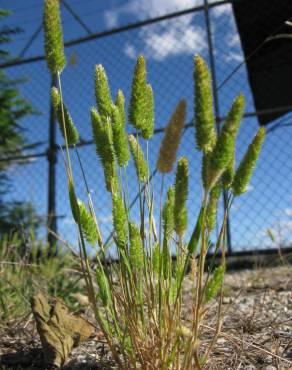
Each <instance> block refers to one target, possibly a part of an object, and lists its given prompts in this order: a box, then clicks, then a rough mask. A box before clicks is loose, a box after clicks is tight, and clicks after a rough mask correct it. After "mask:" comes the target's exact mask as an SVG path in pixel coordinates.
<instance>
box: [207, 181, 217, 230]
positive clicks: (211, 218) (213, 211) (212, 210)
mask: <svg viewBox="0 0 292 370" xmlns="http://www.w3.org/2000/svg"><path fill="white" fill-rule="evenodd" d="M220 194H221V185H220V184H216V185H215V186H214V187H213V188H212V190H211V192H210V197H209V202H208V206H207V212H206V219H207V221H206V224H207V228H208V232H209V234H210V233H211V232H212V231H213V230H214V228H215V226H216V222H217V209H218V201H219V198H220Z"/></svg>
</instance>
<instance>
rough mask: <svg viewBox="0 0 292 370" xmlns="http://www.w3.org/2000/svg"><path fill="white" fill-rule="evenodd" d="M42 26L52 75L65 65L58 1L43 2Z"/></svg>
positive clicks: (60, 70) (48, 0) (47, 0)
mask: <svg viewBox="0 0 292 370" xmlns="http://www.w3.org/2000/svg"><path fill="white" fill-rule="evenodd" d="M43 26H44V36H45V53H46V60H47V65H48V68H49V70H50V71H51V73H52V74H57V73H61V72H62V70H63V69H64V67H65V65H66V57H65V54H64V45H63V32H62V25H61V19H60V11H59V0H45V5H44V15H43Z"/></svg>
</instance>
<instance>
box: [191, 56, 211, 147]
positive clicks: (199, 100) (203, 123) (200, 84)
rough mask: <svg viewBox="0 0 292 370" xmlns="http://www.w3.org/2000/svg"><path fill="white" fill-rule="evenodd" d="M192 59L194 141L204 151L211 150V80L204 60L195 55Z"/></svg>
mask: <svg viewBox="0 0 292 370" xmlns="http://www.w3.org/2000/svg"><path fill="white" fill-rule="evenodd" d="M194 61H195V68H194V81H195V130H196V143H197V148H198V149H199V150H202V151H203V152H205V153H206V152H208V151H210V150H212V148H213V146H214V142H215V140H216V132H215V128H214V114H213V98H212V81H211V76H210V73H209V70H208V67H207V65H206V63H205V62H204V60H203V59H202V58H201V57H200V56H199V55H196V56H195V59H194Z"/></svg>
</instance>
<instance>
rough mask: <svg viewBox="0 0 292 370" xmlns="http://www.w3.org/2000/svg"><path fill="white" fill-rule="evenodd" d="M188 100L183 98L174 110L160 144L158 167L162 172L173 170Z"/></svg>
mask: <svg viewBox="0 0 292 370" xmlns="http://www.w3.org/2000/svg"><path fill="white" fill-rule="evenodd" d="M186 104H187V103H186V101H185V100H181V101H180V102H179V103H178V105H177V107H176V109H175V111H174V112H173V114H172V116H171V118H170V120H169V122H168V124H167V126H166V128H165V131H164V137H163V139H162V141H161V144H160V149H159V156H158V160H157V164H156V168H157V169H158V171H159V172H161V173H168V172H171V171H172V167H173V163H174V162H175V159H176V153H177V150H178V147H179V143H180V140H181V133H182V129H183V128H184V125H185V118H186Z"/></svg>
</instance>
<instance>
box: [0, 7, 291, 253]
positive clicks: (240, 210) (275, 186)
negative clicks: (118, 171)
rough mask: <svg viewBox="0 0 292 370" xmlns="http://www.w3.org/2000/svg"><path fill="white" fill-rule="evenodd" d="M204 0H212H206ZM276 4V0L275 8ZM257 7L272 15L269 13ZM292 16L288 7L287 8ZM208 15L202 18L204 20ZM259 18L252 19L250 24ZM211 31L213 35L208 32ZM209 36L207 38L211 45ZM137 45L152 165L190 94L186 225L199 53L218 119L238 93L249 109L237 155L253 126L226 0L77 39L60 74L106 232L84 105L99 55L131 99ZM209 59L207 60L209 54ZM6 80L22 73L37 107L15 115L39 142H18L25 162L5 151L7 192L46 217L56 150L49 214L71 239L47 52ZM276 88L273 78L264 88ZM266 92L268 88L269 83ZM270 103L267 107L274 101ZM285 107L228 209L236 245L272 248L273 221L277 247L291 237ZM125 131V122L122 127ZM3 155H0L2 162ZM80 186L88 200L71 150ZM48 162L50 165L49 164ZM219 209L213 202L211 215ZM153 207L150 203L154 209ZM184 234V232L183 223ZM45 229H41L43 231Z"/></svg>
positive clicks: (193, 189) (195, 162)
mask: <svg viewBox="0 0 292 370" xmlns="http://www.w3.org/2000/svg"><path fill="white" fill-rule="evenodd" d="M210 3H211V2H210ZM280 3H281V2H279V6H281V5H280ZM263 15H265V16H266V17H267V16H270V17H272V16H273V14H266V12H265V11H264V10H263ZM291 16H292V14H291ZM208 19H209V24H208V22H207V21H208ZM256 27H258V25H256V24H255V32H256ZM208 32H209V36H210V39H208ZM210 42H211V44H210ZM139 53H143V54H144V55H145V57H146V60H147V71H148V80H149V81H150V83H151V84H152V87H153V91H154V97H155V128H156V133H155V135H154V138H153V140H152V141H151V142H150V143H149V148H148V153H149V162H150V169H151V170H155V165H156V160H157V154H158V149H159V143H160V141H161V138H162V135H163V128H164V127H165V125H166V124H167V122H168V120H169V117H170V115H171V113H172V111H173V110H174V108H175V106H176V104H177V103H178V101H179V100H180V99H182V98H184V99H186V101H187V123H188V125H187V127H186V129H185V132H184V135H183V138H182V141H181V145H180V149H179V156H182V155H187V156H188V158H189V162H190V193H189V199H188V218H189V224H190V227H192V225H193V223H194V222H195V220H196V217H197V214H198V211H199V209H198V207H199V204H200V196H201V189H200V185H199V178H200V172H201V158H200V154H199V152H198V151H197V150H196V148H195V140H194V128H193V125H192V124H191V123H192V120H193V99H194V98H193V79H192V71H193V56H194V55H195V54H196V53H199V54H201V55H202V56H203V58H204V59H205V60H206V61H207V63H208V64H209V65H211V66H212V55H213V56H214V61H215V65H214V69H212V74H213V78H214V79H215V86H216V92H215V94H216V97H217V98H218V107H217V108H218V109H217V112H216V113H217V121H218V122H219V124H220V122H222V118H223V117H224V116H225V115H226V113H227V111H228V109H229V108H230V106H231V104H232V101H233V99H234V98H235V97H236V96H237V95H238V94H239V93H241V92H243V93H244V94H245V97H246V112H247V114H246V116H245V118H244V119H243V122H242V125H241V129H240V132H239V137H238V140H237V146H238V152H239V158H237V163H238V162H239V160H240V158H241V157H242V155H243V154H244V152H245V150H246V148H247V145H248V143H249V142H250V141H251V138H252V137H253V135H254V134H255V132H256V129H257V127H258V119H257V113H256V112H255V106H254V102H253V96H252V92H251V89H250V84H249V80H248V76H247V71H246V65H245V62H244V55H243V52H242V48H241V44H240V39H239V36H238V32H237V28H236V24H235V20H234V17H233V13H232V5H231V4H230V3H229V2H228V1H219V2H217V3H216V2H214V1H213V2H212V4H210V8H208V7H205V8H204V6H203V5H199V6H198V7H197V8H194V9H193V10H192V11H188V12H178V13H177V14H176V16H174V15H172V16H168V17H162V19H161V20H160V21H155V22H152V23H151V22H148V23H147V24H144V23H143V22H142V23H141V25H140V26H136V27H133V28H131V27H128V28H122V29H121V30H120V32H118V31H115V32H113V33H112V34H111V33H110V32H109V33H107V34H105V35H103V36H101V35H99V36H97V37H92V38H91V39H90V40H88V41H86V42H80V43H78V41H76V42H74V43H73V45H71V46H68V47H66V55H67V60H68V66H67V68H66V69H65V71H64V73H63V75H62V85H63V93H64V101H65V103H66V105H67V106H68V109H69V110H70V113H71V115H72V117H73V119H74V122H75V124H76V126H77V128H78V130H79V133H80V137H81V139H80V145H79V147H78V151H79V154H80V157H81V159H82V162H83V164H84V170H85V173H86V176H87V180H88V183H89V188H90V191H91V192H92V197H93V201H94V205H95V207H96V213H97V215H98V220H99V223H100V227H101V231H102V234H103V236H104V239H106V238H107V236H108V235H109V234H110V233H111V230H112V223H111V199H110V196H109V194H108V193H107V192H106V190H105V187H104V182H103V173H102V169H101V166H100V164H99V161H98V158H97V156H96V153H95V148H94V145H93V144H92V135H91V125H90V114H89V109H90V107H92V106H93V105H94V104H95V101H94V82H93V72H94V66H95V65H96V64H99V63H101V64H102V65H103V66H104V67H105V70H106V72H107V75H108V77H109V83H110V87H111V91H112V95H113V98H114V95H115V93H116V91H117V90H118V89H119V88H122V90H123V91H124V93H125V96H126V102H127V103H128V102H129V96H130V85H131V80H132V73H133V69H134V65H135V59H136V57H137V56H138V55H139ZM210 58H211V59H210ZM6 73H7V74H8V75H9V77H11V78H12V79H17V78H18V77H26V78H27V82H26V83H25V84H23V85H22V87H21V92H22V95H23V96H24V97H25V98H27V99H28V100H29V101H31V103H32V105H33V107H34V109H35V110H36V111H37V113H36V114H35V115H33V116H30V117H27V118H25V119H24V120H23V122H22V127H23V128H24V130H25V136H26V138H27V144H28V145H29V144H35V143H36V144H37V145H36V146H35V147H33V148H28V149H24V151H23V155H24V158H23V161H24V159H26V160H25V161H24V164H21V165H20V164H19V161H20V159H19V158H16V159H13V153H7V156H6V158H8V157H10V161H11V162H13V163H14V164H13V166H11V167H10V169H9V173H8V174H9V175H10V178H11V183H12V188H11V193H8V194H7V195H6V197H5V199H7V201H9V200H18V201H30V202H31V203H32V204H33V205H34V207H35V209H36V210H37V213H39V214H41V215H42V216H43V217H44V218H45V217H46V214H47V210H48V192H49V188H48V183H49V177H50V173H49V166H48V164H49V161H48V160H47V159H49V160H50V158H51V157H49V156H47V154H48V153H49V150H53V151H54V152H55V153H56V164H55V176H56V182H55V186H54V189H51V191H53V195H54V197H55V199H56V210H55V216H56V219H57V230H58V233H59V234H60V235H61V236H62V238H63V239H66V240H68V241H69V242H70V243H72V244H73V245H76V235H77V234H76V233H75V227H74V222H73V218H72V216H71V211H70V206H69V200H68V196H67V183H66V178H65V172H64V165H63V160H62V153H61V151H60V149H59V146H60V145H62V137H61V135H60V133H59V132H58V130H56V140H55V144H54V143H53V145H52V142H51V147H50V145H49V143H50V135H49V132H50V127H49V126H50V118H49V115H50V102H49V91H50V84H51V80H50V76H49V73H48V70H47V68H46V65H45V62H44V60H40V61H35V62H31V63H25V64H19V63H15V64H14V65H12V66H10V67H9V68H6ZM271 89H273V86H271ZM267 93H268V91H267ZM271 108H272V107H271ZM291 119H292V114H291V113H288V114H286V115H285V116H283V117H281V118H279V119H277V120H276V121H274V122H273V123H271V124H270V125H269V126H268V127H267V132H268V134H267V139H266V142H265V145H264V149H263V152H262V154H261V157H260V160H259V162H258V166H257V168H256V171H255V174H254V176H253V178H252V182H251V185H250V186H249V189H248V192H247V193H246V194H245V195H244V196H243V197H242V198H240V199H238V200H237V199H236V200H235V202H234V204H233V208H232V210H231V213H230V233H231V246H232V250H233V251H241V250H257V249H267V248H271V247H275V244H274V243H273V242H272V241H271V240H270V239H269V238H268V236H267V229H268V228H270V229H273V231H274V233H275V235H276V240H277V241H278V242H280V243H281V246H282V247H283V246H284V247H288V246H291V245H292V190H291V189H292V187H291V184H292V160H291V159H292V146H291V142H292V125H291ZM127 130H128V132H129V133H130V132H132V128H131V126H127ZM144 149H146V148H144ZM3 160H5V159H3V158H2V159H1V161H3ZM72 164H73V168H74V171H75V181H76V185H77V192H78V194H79V196H80V198H83V199H85V187H84V184H83V181H82V176H81V171H80V169H79V166H78V162H77V158H76V155H75V153H73V151H72ZM53 168H54V167H53ZM127 171H128V177H129V178H130V179H131V181H129V184H128V186H129V193H130V194H131V196H132V198H134V197H135V195H136V193H135V191H136V190H135V189H137V186H136V185H137V184H136V180H135V177H134V170H133V164H132V163H131V164H130V166H129V168H128V169H127ZM173 179H174V176H173V174H172V175H169V176H167V178H166V186H169V185H171V184H172V182H173ZM160 181H161V178H160V175H159V174H158V173H156V174H155V176H154V177H153V184H154V190H155V192H156V193H157V194H156V195H157V196H158V195H159V194H158V193H159V189H160ZM223 210H224V207H223V201H222V200H221V201H220V206H219V212H218V217H219V218H220V217H221V216H222V213H223ZM138 211H139V210H138V205H134V206H133V208H132V210H131V216H132V218H133V219H135V218H137V219H138ZM158 211H159V210H156V217H158V214H159V212H158ZM189 232H190V230H189ZM41 233H43V235H45V233H46V229H45V227H44V228H43V230H42V231H41Z"/></svg>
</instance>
